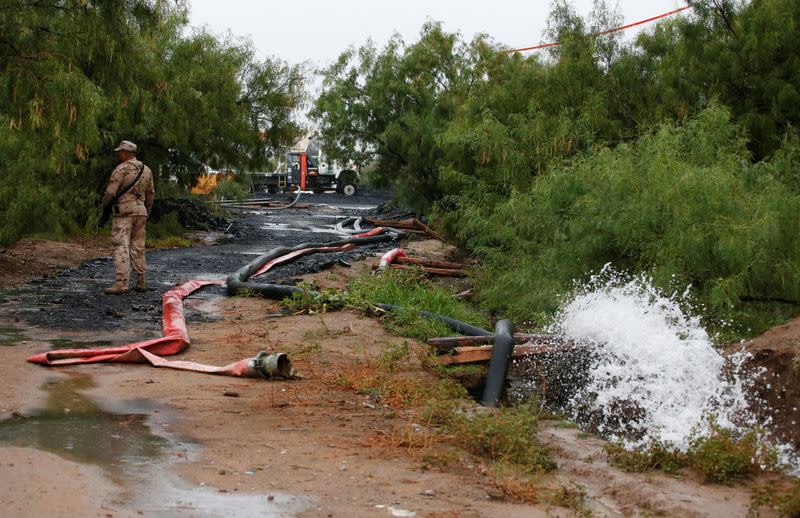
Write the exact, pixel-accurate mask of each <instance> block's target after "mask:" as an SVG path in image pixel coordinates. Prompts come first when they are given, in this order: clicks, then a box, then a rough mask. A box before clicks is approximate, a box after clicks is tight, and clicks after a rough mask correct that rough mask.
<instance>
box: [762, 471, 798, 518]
mask: <svg viewBox="0 0 800 518" xmlns="http://www.w3.org/2000/svg"><path fill="white" fill-rule="evenodd" d="M754 491H755V493H756V496H754V497H753V500H752V501H751V502H750V510H751V514H753V515H754V516H758V515H759V513H758V511H759V509H761V508H762V507H770V508H772V509H775V510H776V511H777V512H778V516H780V517H781V518H797V517H798V516H800V478H795V479H794V480H793V481H792V483H791V484H790V485H789V486H788V487H780V486H777V485H774V484H771V485H768V486H763V485H762V486H756V487H755V488H754Z"/></svg>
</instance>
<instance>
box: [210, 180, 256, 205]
mask: <svg viewBox="0 0 800 518" xmlns="http://www.w3.org/2000/svg"><path fill="white" fill-rule="evenodd" d="M211 194H212V195H213V196H214V197H216V198H221V199H223V200H236V201H244V200H245V199H247V194H248V190H247V188H245V187H243V186H242V184H240V183H238V182H235V181H233V180H231V179H228V178H226V179H225V180H223V181H221V182H219V183H218V184H217V185H215V186H214V189H213V190H212V191H211Z"/></svg>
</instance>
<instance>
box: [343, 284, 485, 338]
mask: <svg viewBox="0 0 800 518" xmlns="http://www.w3.org/2000/svg"><path fill="white" fill-rule="evenodd" d="M348 299H349V302H350V304H351V305H353V306H355V307H360V308H368V307H370V306H371V305H372V304H375V303H384V304H393V305H396V306H402V307H403V308H404V309H403V310H401V311H395V312H392V313H391V314H389V315H387V316H386V317H385V318H384V319H383V320H382V322H383V323H384V325H385V326H386V328H387V330H388V331H389V332H390V333H392V334H397V335H400V336H407V337H410V338H417V339H419V340H425V339H427V338H432V337H435V336H446V335H450V334H453V331H452V330H451V329H450V328H449V327H447V326H446V325H445V324H443V323H441V322H439V321H436V320H431V319H428V318H425V317H422V316H420V315H419V311H421V310H426V311H430V312H433V313H438V314H440V315H443V316H447V317H451V318H455V319H457V320H462V321H465V322H469V323H471V324H475V325H478V326H486V325H487V322H486V319H485V317H484V316H483V315H482V314H481V313H480V312H478V311H477V310H475V309H473V308H472V307H470V306H469V305H468V304H467V303H465V302H463V301H460V300H458V299H456V298H455V297H453V293H451V292H450V291H448V290H446V289H444V288H442V287H441V286H437V285H435V284H433V283H431V282H430V281H429V280H428V279H427V278H425V277H424V276H423V275H420V274H419V273H416V272H413V271H401V270H388V271H386V272H384V273H383V275H381V276H379V277H363V278H361V279H357V280H355V281H353V282H351V283H350V284H349V285H348Z"/></svg>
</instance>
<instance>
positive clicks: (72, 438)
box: [0, 342, 311, 518]
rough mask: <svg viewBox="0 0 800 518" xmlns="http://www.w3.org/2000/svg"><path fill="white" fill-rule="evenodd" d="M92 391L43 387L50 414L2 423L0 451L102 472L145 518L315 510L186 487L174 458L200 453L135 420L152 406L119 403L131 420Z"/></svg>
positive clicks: (82, 384)
mask: <svg viewBox="0 0 800 518" xmlns="http://www.w3.org/2000/svg"><path fill="white" fill-rule="evenodd" d="M74 343H77V342H73V344H74ZM92 386H93V383H92V381H91V378H90V377H88V376H81V377H74V378H70V379H67V380H59V381H51V382H48V383H45V385H44V386H43V389H44V390H45V391H46V392H47V403H46V405H45V407H44V408H43V409H42V410H39V411H35V412H32V413H31V415H30V416H19V417H12V418H10V419H7V420H5V421H2V422H0V446H3V445H11V446H19V447H30V448H36V449H39V450H44V451H49V452H53V453H55V454H57V455H60V456H62V457H65V458H67V459H69V460H73V461H77V462H81V463H86V464H93V465H97V466H100V467H101V468H103V469H104V470H106V471H107V472H108V473H109V475H110V477H111V479H112V480H114V481H115V482H117V483H119V484H121V485H122V488H123V495H124V501H125V506H126V508H133V509H136V510H138V511H141V512H142V513H144V514H146V515H147V516H157V517H162V516H163V517H165V518H166V517H174V516H177V517H200V518H203V517H217V516H231V515H236V516H238V517H244V518H249V517H254V518H255V517H263V516H266V517H278V516H290V515H294V514H297V513H299V512H302V511H303V510H304V509H306V508H308V507H309V505H310V503H311V502H310V499H308V498H304V497H296V496H293V495H290V494H285V493H276V492H269V493H265V494H228V493H221V492H220V491H219V490H218V489H216V488H213V487H207V486H206V487H198V486H193V485H190V484H187V483H186V482H184V481H183V480H182V479H181V478H180V477H178V476H177V475H175V474H174V473H172V472H171V471H170V469H169V467H170V465H171V464H172V463H174V462H175V459H174V457H172V456H171V455H169V454H170V452H174V451H175V450H183V451H185V452H186V453H187V454H192V453H193V450H196V445H194V444H189V443H185V442H179V441H177V440H176V439H175V438H173V437H171V436H170V437H163V436H160V435H156V434H155V433H153V432H152V431H151V429H150V428H149V427H148V421H149V419H148V416H147V415H145V414H142V413H136V412H142V411H146V409H147V408H148V406H149V405H148V402H147V401H144V400H134V401H129V402H126V403H123V404H122V405H119V406H117V404H116V403H115V410H118V411H120V412H132V413H120V414H115V413H110V412H106V411H104V410H102V409H100V408H99V407H98V406H97V405H96V404H95V403H93V402H92V401H91V400H90V399H89V398H88V397H86V396H85V395H83V394H81V393H80V391H81V390H84V389H88V388H90V387H92ZM188 457H189V455H187V456H186V457H185V458H187V459H188Z"/></svg>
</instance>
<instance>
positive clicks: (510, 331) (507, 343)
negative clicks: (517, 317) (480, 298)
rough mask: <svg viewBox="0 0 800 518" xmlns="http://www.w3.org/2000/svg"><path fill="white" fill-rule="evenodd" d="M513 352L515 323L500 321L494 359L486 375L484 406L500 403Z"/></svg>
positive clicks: (494, 346) (496, 332)
mask: <svg viewBox="0 0 800 518" xmlns="http://www.w3.org/2000/svg"><path fill="white" fill-rule="evenodd" d="M513 352H514V323H513V322H511V321H510V320H498V321H497V324H495V326H494V340H493V341H492V358H491V359H490V360H489V373H488V374H487V375H486V386H485V387H484V389H483V399H482V400H481V403H483V404H484V405H486V406H497V402H498V401H500V396H501V395H502V394H503V387H504V386H505V383H506V372H507V371H508V361H509V360H510V359H511V354H512V353H513Z"/></svg>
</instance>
